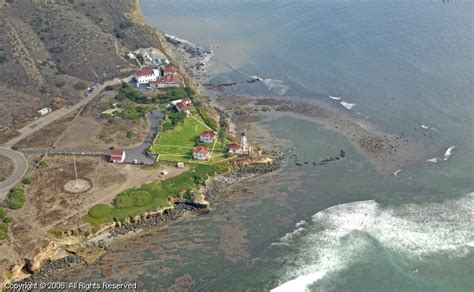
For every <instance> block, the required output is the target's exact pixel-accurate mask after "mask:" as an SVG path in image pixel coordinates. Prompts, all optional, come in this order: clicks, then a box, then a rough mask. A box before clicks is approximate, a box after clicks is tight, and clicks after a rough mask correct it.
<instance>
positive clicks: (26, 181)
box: [21, 176, 33, 185]
mask: <svg viewBox="0 0 474 292" xmlns="http://www.w3.org/2000/svg"><path fill="white" fill-rule="evenodd" d="M21 182H22V183H23V184H25V185H31V183H32V182H33V179H32V178H31V177H29V176H27V177H25V178H23V180H22V181H21Z"/></svg>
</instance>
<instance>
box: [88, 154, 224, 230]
mask: <svg viewBox="0 0 474 292" xmlns="http://www.w3.org/2000/svg"><path fill="white" fill-rule="evenodd" d="M227 168H228V164H227V163H225V162H223V163H218V164H216V165H194V166H193V168H192V169H191V170H190V171H187V172H185V173H183V174H181V175H178V176H175V177H173V178H170V179H167V180H164V181H157V182H153V183H149V184H144V185H142V186H141V187H139V188H132V189H128V190H126V191H124V192H122V193H119V194H118V195H117V196H116V197H115V199H114V201H113V203H112V204H110V205H108V204H98V205H95V206H94V207H92V208H91V209H90V210H89V212H88V214H87V215H86V216H84V220H85V221H86V222H89V223H91V224H94V225H98V224H102V223H106V222H110V221H112V220H114V219H115V220H118V221H121V220H123V219H125V218H127V217H133V216H136V215H139V214H141V213H142V212H145V211H150V210H156V209H158V208H163V207H167V206H169V203H168V197H180V196H185V197H186V192H188V191H193V190H195V189H196V187H197V186H198V185H199V184H202V183H203V182H204V181H205V180H206V179H207V178H208V177H209V176H212V175H214V174H216V173H221V172H224V171H226V170H227Z"/></svg>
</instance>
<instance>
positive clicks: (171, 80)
mask: <svg viewBox="0 0 474 292" xmlns="http://www.w3.org/2000/svg"><path fill="white" fill-rule="evenodd" d="M176 86H178V75H165V76H163V78H161V79H158V80H155V81H150V87H154V88H167V87H176Z"/></svg>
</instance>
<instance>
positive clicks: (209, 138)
mask: <svg viewBox="0 0 474 292" xmlns="http://www.w3.org/2000/svg"><path fill="white" fill-rule="evenodd" d="M215 137H216V134H215V133H214V132H213V131H211V130H208V131H204V132H202V133H201V135H199V142H202V143H212V142H214V138H215Z"/></svg>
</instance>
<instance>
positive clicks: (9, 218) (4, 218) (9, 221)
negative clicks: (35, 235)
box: [2, 216, 13, 224]
mask: <svg viewBox="0 0 474 292" xmlns="http://www.w3.org/2000/svg"><path fill="white" fill-rule="evenodd" d="M2 221H3V223H8V224H10V223H12V222H13V218H12V217H8V216H5V217H3V218H2Z"/></svg>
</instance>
